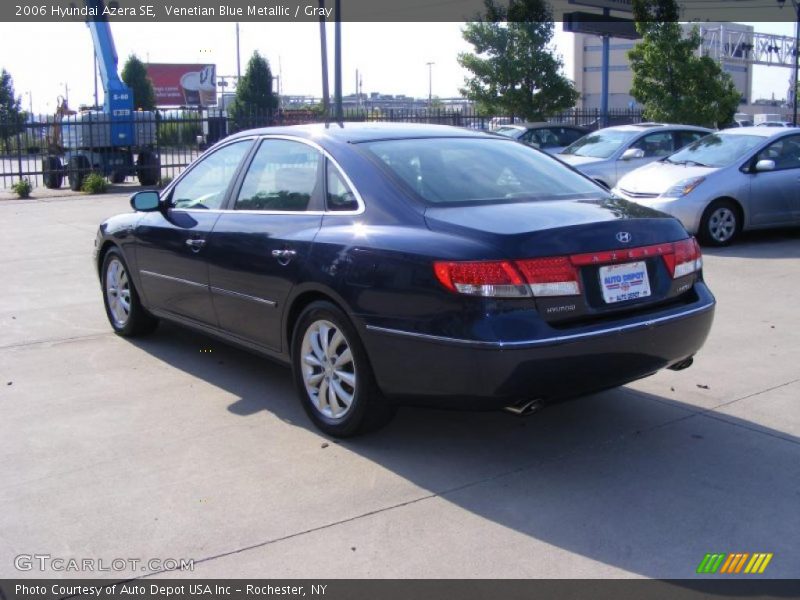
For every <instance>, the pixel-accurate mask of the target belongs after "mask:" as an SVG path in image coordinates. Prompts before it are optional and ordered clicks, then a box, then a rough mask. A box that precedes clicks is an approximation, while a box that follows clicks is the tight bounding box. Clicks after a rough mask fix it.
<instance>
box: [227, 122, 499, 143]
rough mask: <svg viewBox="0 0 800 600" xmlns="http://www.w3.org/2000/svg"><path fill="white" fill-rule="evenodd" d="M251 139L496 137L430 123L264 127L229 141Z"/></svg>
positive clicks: (314, 124) (353, 141) (234, 136)
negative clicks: (255, 136) (285, 137)
mask: <svg viewBox="0 0 800 600" xmlns="http://www.w3.org/2000/svg"><path fill="white" fill-rule="evenodd" d="M249 135H292V136H296V137H300V138H307V139H314V140H319V139H329V140H335V141H339V142H350V143H358V142H366V141H373V140H393V139H413V138H431V137H466V138H469V137H477V138H481V137H494V136H488V134H487V133H484V132H481V131H477V130H472V129H463V128H461V127H453V126H451V125H429V124H427V123H347V122H345V123H343V124H342V125H339V124H338V123H329V124H326V123H312V124H308V125H290V126H285V127H281V126H278V127H263V128H261V129H249V130H246V131H240V132H239V133H236V134H234V135H232V136H230V137H229V138H227V139H234V138H237V137H246V136H249Z"/></svg>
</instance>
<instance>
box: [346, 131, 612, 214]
mask: <svg viewBox="0 0 800 600" xmlns="http://www.w3.org/2000/svg"><path fill="white" fill-rule="evenodd" d="M361 145H362V146H363V147H365V148H366V149H367V150H368V151H369V152H371V153H372V154H373V155H375V156H376V157H377V158H378V159H379V160H380V161H381V162H383V164H385V165H386V166H387V167H388V168H389V169H390V170H391V171H392V172H393V173H394V174H395V175H397V176H398V177H399V178H400V179H401V180H402V181H403V182H404V183H405V184H406V185H407V186H408V187H410V188H411V189H412V190H414V192H416V193H417V195H419V196H420V197H421V198H422V199H423V200H425V201H426V202H428V203H431V204H455V203H492V202H504V201H510V200H557V199H563V198H582V197H586V198H589V197H598V196H603V195H605V194H606V193H605V191H604V190H603V188H600V187H599V186H597V185H596V184H595V183H593V182H592V181H590V180H589V179H587V178H585V177H583V176H581V175H579V174H577V173H575V172H574V171H572V170H571V169H570V168H569V167H567V166H566V165H564V164H563V163H561V162H560V161H558V160H556V159H554V158H551V157H549V156H547V155H545V154H543V153H541V152H537V151H536V150H533V149H532V148H529V147H527V146H525V145H523V144H517V143H513V142H510V141H505V140H500V139H486V138H427V139H403V140H383V141H376V142H365V143H363V144H361Z"/></svg>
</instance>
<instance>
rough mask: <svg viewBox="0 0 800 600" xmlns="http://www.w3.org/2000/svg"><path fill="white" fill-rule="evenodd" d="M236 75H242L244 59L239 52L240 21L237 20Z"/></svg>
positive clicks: (239, 76)
mask: <svg viewBox="0 0 800 600" xmlns="http://www.w3.org/2000/svg"><path fill="white" fill-rule="evenodd" d="M236 77H238V78H241V77H242V60H241V54H240V53H239V22H238V21H237V22H236Z"/></svg>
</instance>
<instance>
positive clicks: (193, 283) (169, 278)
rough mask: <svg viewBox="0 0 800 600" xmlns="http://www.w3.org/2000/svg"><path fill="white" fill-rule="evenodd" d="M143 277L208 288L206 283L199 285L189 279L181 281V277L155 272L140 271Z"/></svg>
mask: <svg viewBox="0 0 800 600" xmlns="http://www.w3.org/2000/svg"><path fill="white" fill-rule="evenodd" d="M139 273H140V274H142V275H148V276H150V277H156V278H158V279H166V280H167V281H174V282H176V283H184V284H186V285H191V286H192V287H202V288H207V287H208V285H207V284H205V283H198V282H196V281H190V280H188V279H181V278H180V277H173V276H172V275H164V274H162V273H156V272H155V271H144V270H142V271H139Z"/></svg>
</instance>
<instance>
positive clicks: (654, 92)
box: [628, 0, 741, 127]
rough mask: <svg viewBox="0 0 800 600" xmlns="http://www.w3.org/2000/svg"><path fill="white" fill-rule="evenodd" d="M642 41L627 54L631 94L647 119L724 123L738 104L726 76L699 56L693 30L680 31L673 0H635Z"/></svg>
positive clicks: (698, 39)
mask: <svg viewBox="0 0 800 600" xmlns="http://www.w3.org/2000/svg"><path fill="white" fill-rule="evenodd" d="M633 17H634V19H635V21H636V29H637V31H638V32H639V33H640V34H641V36H642V41H641V42H640V43H639V44H637V45H636V47H635V48H633V50H631V51H630V52H628V57H629V58H630V61H631V70H632V71H633V85H632V87H631V95H632V96H633V97H634V98H635V99H636V100H637V101H638V102H640V103H641V104H643V105H644V117H645V119H647V120H649V121H660V122H666V123H685V124H693V125H704V126H707V127H714V126H718V125H721V124H724V123H728V122H730V121H731V120H732V119H733V115H734V113H735V112H736V109H737V108H738V106H739V102H741V94H740V93H739V92H738V91H737V90H736V86H734V84H733V80H732V79H731V77H730V75H728V74H727V73H725V72H723V71H722V69H721V68H720V66H719V64H718V63H717V62H715V61H714V60H712V59H711V58H709V57H707V56H698V54H697V49H698V48H699V47H700V44H701V43H702V38H701V36H700V33H699V32H698V31H697V28H693V29H692V30H691V32H689V34H688V35H686V36H685V35H684V32H683V28H682V27H681V25H680V23H679V22H678V5H677V3H676V2H675V0H633Z"/></svg>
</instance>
